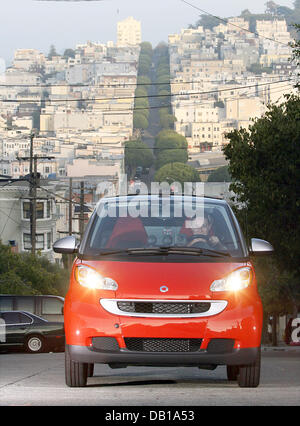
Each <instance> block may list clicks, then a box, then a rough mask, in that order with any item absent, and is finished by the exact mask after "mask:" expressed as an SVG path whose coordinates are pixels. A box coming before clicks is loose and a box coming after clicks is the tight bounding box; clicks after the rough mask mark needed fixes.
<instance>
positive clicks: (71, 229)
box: [69, 178, 73, 235]
mask: <svg viewBox="0 0 300 426" xmlns="http://www.w3.org/2000/svg"><path fill="white" fill-rule="evenodd" d="M72 212H73V206H72V178H70V180H69V235H72V233H73V228H72V220H73V217H72V216H73V213H72Z"/></svg>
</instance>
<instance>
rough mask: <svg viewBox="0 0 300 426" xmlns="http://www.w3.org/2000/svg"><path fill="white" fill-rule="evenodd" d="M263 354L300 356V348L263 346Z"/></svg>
mask: <svg viewBox="0 0 300 426" xmlns="http://www.w3.org/2000/svg"><path fill="white" fill-rule="evenodd" d="M261 349H262V351H263V352H271V351H274V352H299V354H300V346H262V347H261Z"/></svg>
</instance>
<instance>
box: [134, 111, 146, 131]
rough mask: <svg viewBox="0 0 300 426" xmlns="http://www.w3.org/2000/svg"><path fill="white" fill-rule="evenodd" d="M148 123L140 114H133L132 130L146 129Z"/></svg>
mask: <svg viewBox="0 0 300 426" xmlns="http://www.w3.org/2000/svg"><path fill="white" fill-rule="evenodd" d="M148 126H149V122H148V120H147V118H146V117H145V116H144V115H143V114H142V113H135V114H134V116H133V127H134V129H143V130H145V129H147V128H148Z"/></svg>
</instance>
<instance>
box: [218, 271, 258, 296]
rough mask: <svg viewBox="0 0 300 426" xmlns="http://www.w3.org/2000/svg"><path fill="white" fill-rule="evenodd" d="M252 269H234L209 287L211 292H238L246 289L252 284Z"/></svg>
mask: <svg viewBox="0 0 300 426" xmlns="http://www.w3.org/2000/svg"><path fill="white" fill-rule="evenodd" d="M252 277H253V273H252V269H251V268H250V267H248V266H247V267H244V268H239V269H236V270H235V271H233V272H231V273H230V274H229V275H227V277H225V278H222V279H220V280H215V281H214V282H213V283H212V284H211V286H210V290H211V291H239V290H242V289H243V288H247V287H248V286H249V285H250V284H251V282H252Z"/></svg>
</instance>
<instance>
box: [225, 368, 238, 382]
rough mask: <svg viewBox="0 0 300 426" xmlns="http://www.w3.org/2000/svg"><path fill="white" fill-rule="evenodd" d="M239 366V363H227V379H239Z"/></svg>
mask: <svg viewBox="0 0 300 426" xmlns="http://www.w3.org/2000/svg"><path fill="white" fill-rule="evenodd" d="M238 374H239V367H238V366H237V365H227V379H228V380H230V381H234V380H237V377H238Z"/></svg>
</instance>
